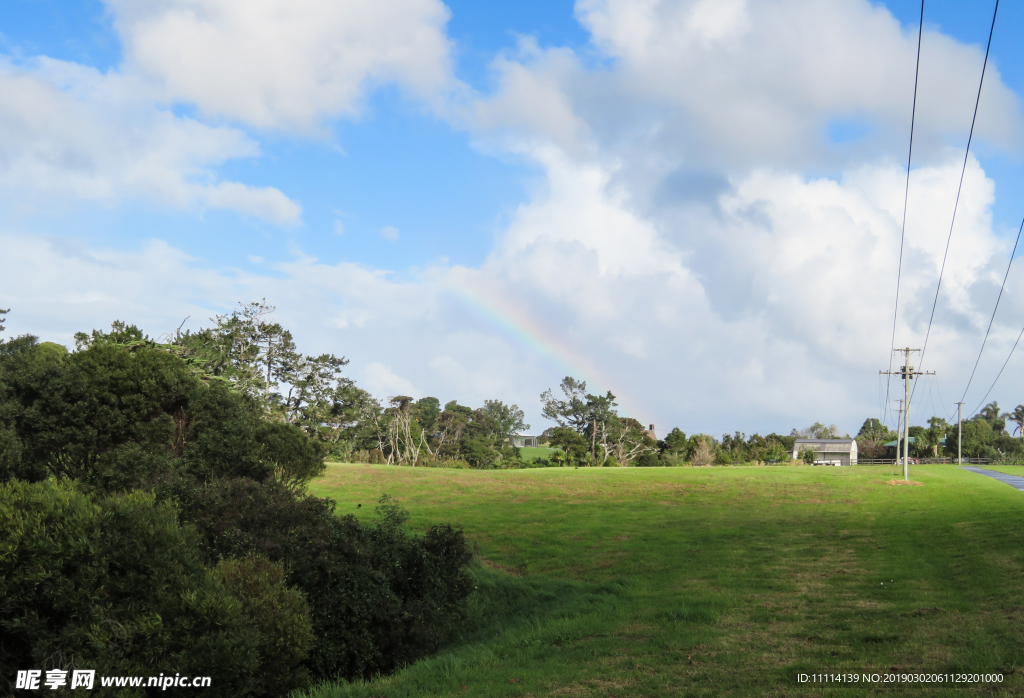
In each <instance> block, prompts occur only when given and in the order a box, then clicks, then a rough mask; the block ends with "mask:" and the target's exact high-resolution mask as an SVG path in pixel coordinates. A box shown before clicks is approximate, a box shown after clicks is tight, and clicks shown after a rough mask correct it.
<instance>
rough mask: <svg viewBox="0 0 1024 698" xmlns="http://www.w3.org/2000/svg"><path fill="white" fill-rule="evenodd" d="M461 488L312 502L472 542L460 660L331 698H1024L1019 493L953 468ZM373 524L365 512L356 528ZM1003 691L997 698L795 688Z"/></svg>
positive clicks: (728, 472) (350, 475)
mask: <svg viewBox="0 0 1024 698" xmlns="http://www.w3.org/2000/svg"><path fill="white" fill-rule="evenodd" d="M895 478H896V474H895V469H894V468H892V467H884V466H883V467H878V466H875V467H866V466H865V467H852V468H824V467H817V468H812V467H761V468H756V467H750V468H699V469H695V468H652V469H636V468H617V469H579V470H576V469H536V470H511V471H465V470H445V469H426V468H398V467H386V466H373V467H370V466H352V465H332V466H330V467H329V469H328V472H327V474H326V476H325V477H323V478H321V479H320V480H318V481H316V482H314V483H313V485H312V486H311V487H310V489H311V490H312V491H313V492H314V493H315V494H317V495H321V496H329V497H333V498H335V499H336V500H337V501H338V503H339V505H338V510H339V512H340V513H349V512H351V513H354V514H357V515H362V516H368V515H372V509H373V504H374V502H375V501H376V500H377V499H378V497H379V496H380V495H381V493H384V492H387V493H389V494H391V495H393V496H394V497H396V498H397V499H398V501H399V502H400V503H401V504H402V505H403V506H404V507H406V508H407V509H408V510H409V511H410V513H411V514H412V519H411V520H410V524H409V525H410V526H411V527H413V528H414V529H422V528H425V527H426V526H427V525H429V524H430V523H434V522H440V521H453V522H458V523H460V524H462V525H463V526H464V528H465V530H466V532H467V535H468V536H469V538H470V539H471V540H472V542H473V544H474V546H475V549H476V552H477V560H478V563H477V566H476V568H475V570H474V574H475V575H476V578H477V584H478V586H479V587H480V593H479V594H477V595H475V598H474V599H473V608H472V623H471V624H470V625H469V627H467V629H466V634H465V637H464V638H463V639H462V641H461V642H460V643H458V644H457V645H456V646H454V647H452V648H451V649H449V650H447V651H445V652H443V653H441V654H440V655H438V656H436V657H433V658H431V659H428V660H425V661H423V662H419V663H417V664H416V665H414V666H411V667H408V668H406V669H405V670H403V671H400V672H398V673H397V674H395V675H393V676H390V677H383V678H379V679H377V680H374V681H369V682H365V683H364V682H357V683H351V684H340V685H326V686H321V687H319V688H317V689H315V690H313V691H311V692H310V693H309V694H308V695H309V696H312V697H315V698H328V697H332V698H333V697H341V696H345V697H349V698H357V697H358V698H370V697H376V696H387V697H388V698H399V697H405V696H409V697H411V696H466V695H472V696H558V697H566V698H569V697H575V696H602V697H609V696H616V697H617V698H623V697H624V696H691V695H692V696H720V695H735V696H800V695H816V696H819V695H835V696H844V695H850V696H855V695H856V696H859V695H868V694H884V695H908V696H911V695H965V694H979V695H980V694H984V695H1024V688H1022V685H1024V682H1022V675H1021V673H1020V672H1021V669H1015V667H1021V666H1024V625H1022V622H1021V621H1022V619H1024V584H1022V581H1024V577H1022V575H1021V571H1022V566H1024V555H1022V550H1024V548H1022V542H1024V493H1021V492H1018V491H1016V490H1014V489H1012V488H1010V487H1008V486H1006V485H1003V484H1001V483H999V482H997V481H995V480H993V479H991V478H987V477H983V476H980V475H976V474H973V473H969V472H965V471H962V470H959V469H957V468H956V467H955V466H942V465H936V466H917V467H913V468H912V470H911V480H914V481H917V482H920V483H922V484H921V485H920V486H895V485H891V484H889V483H890V481H892V480H894V479H895ZM357 504H362V505H363V506H362V508H357ZM893 667H896V668H898V670H899V671H902V672H910V671H921V670H928V671H954V670H988V671H991V670H1002V671H1003V673H1004V674H1007V675H1006V677H1005V679H1004V683H1003V684H1001V685H998V686H991V685H985V686H981V685H974V686H966V687H964V686H961V687H950V686H930V687H925V686H921V685H911V686H888V687H886V686H863V685H860V686H842V685H831V686H828V687H827V688H825V689H824V690H823V688H822V686H820V685H817V686H810V685H807V684H803V685H801V684H798V683H797V682H796V679H795V675H796V674H797V673H798V672H806V673H821V672H826V671H828V672H838V671H840V670H856V671H858V672H861V671H872V672H884V671H886V670H890V669H891V668H893Z"/></svg>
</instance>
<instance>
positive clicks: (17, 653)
mask: <svg viewBox="0 0 1024 698" xmlns="http://www.w3.org/2000/svg"><path fill="white" fill-rule="evenodd" d="M0 530H3V531H4V536H3V539H2V542H0V692H2V693H4V694H7V693H9V692H10V689H11V688H12V687H11V686H10V682H11V680H12V678H13V677H14V676H15V674H16V672H17V670H19V669H44V670H45V669H52V668H68V667H77V668H83V669H95V670H96V672H97V676H102V675H138V676H151V675H156V674H158V673H160V672H168V671H170V672H180V673H182V674H185V675H190V676H210V677H212V686H211V688H209V689H206V690H205V692H206V693H208V694H209V695H211V696H249V695H267V696H271V695H275V693H274V692H273V690H267V691H264V690H262V689H276V688H277V685H278V684H275V682H279V681H280V680H281V679H280V677H279V676H277V672H279V671H281V670H288V669H291V668H293V667H294V665H295V664H297V663H299V662H301V661H302V659H303V658H304V656H305V653H304V652H303V651H302V649H303V648H302V643H303V641H304V640H303V637H302V636H301V632H299V633H297V632H296V631H295V630H294V629H289V628H288V627H287V626H294V625H296V624H297V625H298V626H300V627H301V624H302V623H303V622H304V621H303V620H302V618H303V616H304V613H305V611H304V608H303V606H302V600H301V598H299V597H297V596H296V593H295V592H292V591H289V590H287V589H286V588H285V587H284V585H283V584H282V583H281V580H280V578H275V577H274V576H273V574H272V571H271V572H268V571H267V570H266V568H262V569H260V568H253V567H252V565H250V567H249V568H246V567H245V565H246V564H249V563H235V564H234V566H232V565H230V564H229V565H227V566H225V568H223V569H221V570H219V571H218V572H216V573H214V572H211V571H210V570H208V569H206V568H205V567H204V562H203V556H202V552H201V547H200V544H199V538H198V536H197V534H196V533H195V531H193V530H191V529H188V528H183V527H181V526H179V524H178V522H177V517H176V513H175V511H174V509H173V507H170V506H167V505H156V504H154V500H153V496H152V495H148V494H144V493H139V492H135V493H131V494H127V495H111V496H107V497H104V498H101V499H98V500H93V499H91V498H89V497H88V496H86V495H85V494H82V493H80V492H77V491H75V490H74V489H73V488H72V487H70V486H68V485H63V484H58V483H53V482H42V483H34V484H30V483H24V482H11V483H6V484H3V485H0ZM247 572H248V574H247ZM253 572H259V573H260V574H261V575H262V577H261V576H259V575H257V574H254V573H253ZM243 578H244V579H243ZM225 582H227V583H225ZM243 595H244V597H245V600H241V599H240V598H239V597H240V596H243ZM289 595H291V596H289ZM249 609H258V611H259V613H258V614H257V613H255V612H252V611H251V610H249ZM269 610H272V611H273V613H268V614H267V617H268V618H269V620H267V619H261V620H259V621H258V622H256V621H255V616H256V615H260V614H264V612H265V611H269ZM274 614H276V617H274ZM305 622H308V621H305ZM282 647H285V648H288V649H289V653H288V654H281V653H279V654H278V657H277V658H276V661H275V662H268V663H263V661H264V658H265V657H267V656H269V655H270V654H272V653H275V652H278V649H276V648H282ZM97 688H98V689H99V687H98V686H97ZM117 691H118V693H117V695H119V696H123V695H143V692H142V691H137V692H134V693H133V692H132V691H131V690H126V689H123V688H122V689H117ZM103 693H104V691H103V690H102V689H99V690H97V695H102V694H103ZM170 694H171V695H173V694H174V690H173V689H171V692H170ZM277 695H280V694H279V693H278V694H277Z"/></svg>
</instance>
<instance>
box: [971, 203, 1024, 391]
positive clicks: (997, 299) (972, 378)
mask: <svg viewBox="0 0 1024 698" xmlns="http://www.w3.org/2000/svg"><path fill="white" fill-rule="evenodd" d="M1022 230H1024V218H1022V219H1021V221H1020V228H1018V229H1017V240H1016V242H1014V243H1013V251H1012V252H1010V261H1009V262H1008V263H1007V264H1006V274H1004V275H1003V285H1002V286H1000V287H999V295H998V296H996V306H995V307H994V308H992V317H991V318H989V320H988V329H986V330H985V337H984V339H982V340H981V349H979V350H978V358H977V359H975V360H974V368H973V369H972V370H971V377H970V378H968V379H967V387H965V388H964V394H963V395H961V396H960V399H961V400H963V399H964V398H965V397H967V390H968V389H969V388H970V387H971V381H973V380H974V373H975V371H977V370H978V363H979V362H980V361H981V354H982V352H983V351H985V342H987V341H988V333H989V332H991V331H992V323H993V322H995V319H996V311H997V310H999V301H1000V300H1001V299H1002V297H1003V289H1005V288H1006V280H1007V279H1008V278H1010V267H1011V266H1013V255H1014V254H1016V252H1017V244H1018V243H1019V242H1020V233H1021V231H1022ZM990 390H991V389H990ZM985 397H988V394H987V393H986V394H985Z"/></svg>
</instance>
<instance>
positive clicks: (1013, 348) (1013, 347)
mask: <svg viewBox="0 0 1024 698" xmlns="http://www.w3.org/2000/svg"><path fill="white" fill-rule="evenodd" d="M1021 337H1024V327H1022V328H1021V330H1020V334H1019V335H1017V341H1016V342H1014V343H1013V346H1012V347H1010V353H1009V354H1007V356H1006V361H1004V362H1003V367H1002V368H1001V369H999V373H997V374H996V379H995V380H994V381H992V385H990V386H989V388H988V391H987V392H986V393H985V397H983V398H981V402H979V403H978V406H977V407H975V408H974V411H973V412H971V413H970V415H968V417H967V418H968V419H970V418H971V417H973V416H974V415H976V414H977V413H978V411H979V410H980V409H981V406H982V405H984V404H985V400H987V399H988V396H989V394H990V393H991V392H992V388H994V387H996V383H998V382H999V377H1000V376H1002V375H1003V371H1005V370H1006V365H1007V364H1008V363H1010V357H1011V356H1013V352H1014V350H1015V349H1016V348H1017V344H1018V343H1020V338H1021Z"/></svg>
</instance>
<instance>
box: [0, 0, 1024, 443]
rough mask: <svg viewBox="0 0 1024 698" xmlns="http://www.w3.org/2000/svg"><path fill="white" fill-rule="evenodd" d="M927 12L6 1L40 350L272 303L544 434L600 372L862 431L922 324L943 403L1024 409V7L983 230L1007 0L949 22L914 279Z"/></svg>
mask: <svg viewBox="0 0 1024 698" xmlns="http://www.w3.org/2000/svg"><path fill="white" fill-rule="evenodd" d="M920 7H921V6H920V4H919V3H917V2H909V1H905V0H899V1H897V0H893V1H892V2H887V3H878V2H876V3H872V2H866V1H864V0H579V1H578V2H576V3H572V2H563V1H561V0H549V1H546V2H539V1H538V2H530V1H527V2H518V3H480V2H469V1H468V0H457V1H454V0H453V1H451V2H448V3H444V2H441V0H400V1H399V0H7V2H6V3H5V9H4V13H3V14H2V16H0V250H2V252H0V308H8V307H9V308H10V309H11V310H10V312H9V313H8V315H7V322H6V323H5V324H6V327H7V330H6V333H5V334H6V335H7V336H14V335H18V334H22V333H31V334H34V335H37V336H39V337H40V338H41V339H43V340H46V341H56V342H60V343H64V344H70V343H71V337H72V335H73V334H74V333H75V332H76V331H80V330H88V329H92V328H106V327H108V326H109V325H110V323H111V322H113V321H114V320H123V321H127V322H130V323H134V324H137V325H138V326H140V327H142V328H143V329H144V330H146V331H147V332H148V333H149V334H150V335H152V336H154V337H159V336H161V335H165V334H166V333H169V332H172V331H173V330H174V329H175V328H176V327H178V326H179V325H181V324H182V322H183V321H184V325H183V327H185V328H191V329H197V328H199V327H204V326H209V325H210V324H211V320H210V318H211V317H213V316H215V315H217V314H222V313H228V312H230V311H231V310H232V309H233V308H235V307H237V304H238V303H240V302H242V303H248V302H250V301H254V300H259V299H262V298H265V299H266V300H267V302H268V303H270V304H272V305H274V306H275V307H276V308H277V311H276V317H277V319H278V320H279V321H280V322H281V323H282V324H284V325H285V326H286V327H288V328H290V329H291V330H292V331H293V334H294V335H295V337H296V340H297V342H298V345H299V348H300V349H302V350H305V351H306V352H307V353H313V354H316V353H321V352H332V353H334V354H337V355H344V356H346V357H347V358H348V359H349V360H350V364H349V365H348V374H349V376H350V377H351V378H353V379H355V380H356V382H357V384H358V385H360V386H362V387H363V388H365V389H367V390H369V391H370V392H371V393H373V394H374V395H375V396H377V397H379V398H381V399H386V398H387V397H389V396H393V395H399V394H403V395H412V396H414V397H422V396H428V395H430V396H435V397H438V398H439V399H441V401H442V402H447V401H448V400H452V399H456V400H458V401H459V402H460V403H462V404H467V405H470V406H479V405H481V404H482V403H483V401H484V400H485V399H500V400H503V401H504V402H506V403H516V404H518V405H519V406H520V407H522V408H523V409H524V410H525V411H526V414H527V421H528V422H530V423H531V432H537V431H540V430H541V429H543V428H545V427H547V426H550V424H549V423H547V422H545V420H543V418H542V417H541V416H540V400H539V396H540V393H541V392H543V391H544V390H546V389H548V388H556V389H557V385H558V383H559V381H560V380H561V379H562V377H564V376H566V375H572V376H574V377H576V378H579V379H583V380H585V381H587V384H588V388H590V389H591V390H593V391H594V392H602V393H603V392H604V391H607V390H610V391H612V392H613V393H614V394H615V395H616V396H617V397H618V399H619V406H620V412H621V413H623V414H626V415H628V416H632V417H635V418H637V419H639V420H640V421H641V422H642V423H644V424H654V425H655V427H656V431H657V432H658V433H659V435H661V434H664V433H665V432H667V431H668V430H669V429H671V428H672V427H679V428H681V429H682V430H683V431H684V432H686V433H688V434H692V433H708V434H713V435H716V436H720V435H721V434H723V433H726V432H728V433H732V432H734V431H737V430H739V431H742V432H745V433H746V434H752V433H755V432H759V433H762V434H766V433H770V432H777V433H789V431H790V430H791V429H793V428H803V427H807V426H808V425H810V424H811V423H813V422H815V421H820V422H823V423H826V424H833V423H834V424H837V425H838V426H839V428H840V430H841V431H844V432H849V433H850V434H855V433H856V431H857V430H858V429H859V427H860V425H861V423H862V422H863V421H864V420H865V419H866V418H869V417H875V418H882V419H883V420H884V421H886V422H887V423H889V424H890V425H894V421H895V420H894V417H893V412H892V409H891V407H892V405H889V406H888V407H887V405H886V403H885V400H886V390H887V385H886V382H885V381H884V379H883V378H881V377H880V376H879V373H878V372H879V370H887V369H888V368H889V366H890V349H891V346H892V338H893V317H894V311H895V318H896V329H895V344H896V345H897V346H913V347H921V346H923V342H924V340H925V336H926V334H927V336H928V344H927V351H926V353H925V355H924V357H923V359H922V358H917V359H915V361H914V362H913V363H914V365H915V366H918V367H920V368H923V369H924V370H928V371H935V372H936V375H935V376H934V377H931V376H929V377H924V378H920V379H918V383H919V385H918V387H917V390H916V392H915V396H914V402H913V405H912V410H911V423H912V424H921V423H924V422H925V421H926V420H927V418H928V417H931V416H932V415H938V416H942V417H945V418H947V419H953V418H955V414H956V408H955V404H954V403H955V402H956V401H958V400H960V399H961V397H962V398H963V400H964V401H965V403H966V404H965V405H964V410H965V416H967V415H969V414H972V413H973V412H974V411H975V410H976V409H977V407H979V406H980V405H981V404H983V402H982V401H983V400H985V401H991V400H997V401H998V402H999V404H1000V406H1001V407H1002V408H1003V409H1004V410H1006V411H1009V410H1010V409H1012V407H1013V406H1015V405H1017V404H1018V403H1021V402H1024V347H1018V351H1017V352H1015V353H1014V354H1013V356H1012V357H1011V358H1010V360H1009V363H1008V364H1007V367H1006V370H1005V371H1004V372H1003V374H1002V375H1001V377H1000V378H999V380H998V381H997V382H995V384H994V387H992V386H993V381H994V380H995V378H996V376H997V374H998V373H999V370H1000V367H1001V366H1002V365H1003V363H1004V361H1006V359H1007V356H1008V355H1010V349H1011V347H1012V346H1013V344H1014V341H1015V340H1016V339H1017V337H1018V336H1019V333H1020V332H1021V328H1022V327H1024V264H1021V265H1020V266H1017V265H1014V266H1012V267H1011V269H1010V273H1009V276H1008V279H1007V284H1006V290H1005V292H1004V294H1003V296H1002V300H1001V301H1000V305H999V309H998V312H997V314H996V316H995V320H994V322H993V324H992V328H991V331H990V334H989V337H988V340H987V342H986V344H985V350H984V352H983V353H982V355H981V359H980V362H979V363H978V368H977V371H976V372H975V375H974V378H973V379H970V376H971V372H972V368H973V366H974V363H975V360H976V358H977V356H978V352H979V350H980V348H981V344H982V338H983V337H984V335H985V332H986V328H987V327H988V324H989V319H990V317H991V314H992V309H993V306H994V303H995V300H996V297H997V294H998V293H999V289H1000V285H1001V283H1002V280H1003V277H1004V275H1005V274H1006V270H1007V265H1008V263H1009V261H1010V258H1011V252H1012V249H1013V246H1014V240H1015V238H1016V235H1017V231H1018V229H1019V227H1020V225H1021V220H1022V218H1024V197H1021V196H1020V195H1019V192H1021V191H1022V189H1024V157H1022V156H1024V149H1022V146H1024V114H1022V108H1021V95H1022V93H1024V61H1022V60H1021V59H1022V56H1021V55H1020V54H1021V52H1022V51H1024V49H1021V48H1019V43H1018V42H1015V41H1014V38H1015V37H1016V36H1017V35H1018V34H1019V32H1020V30H1021V29H1022V28H1024V8H1022V7H1021V6H1020V5H1019V3H1018V4H1014V3H1004V4H1003V5H1002V6H1000V8H999V14H998V16H997V18H996V23H995V31H994V35H993V42H992V49H991V55H990V58H989V63H988V68H987V71H986V73H985V82H984V89H983V90H982V93H981V99H980V103H979V105H978V115H977V122H976V126H975V129H974V136H973V141H972V145H971V153H970V155H969V157H968V158H967V161H966V162H967V165H966V170H965V171H964V178H963V186H962V191H961V194H960V199H959V204H958V205H957V210H956V218H955V222H953V208H954V201H955V200H956V195H957V189H958V185H959V181H960V175H961V168H962V167H963V165H964V157H965V146H966V143H967V138H968V132H969V129H970V126H971V120H972V114H973V109H974V103H975V97H976V95H977V89H978V82H979V79H980V77H981V69H982V62H983V58H984V52H985V44H986V42H987V39H988V34H989V28H990V26H991V23H992V11H993V7H994V5H990V4H989V3H987V2H986V3H962V2H953V1H952V0H948V1H947V0H943V1H941V2H940V1H939V0H934V1H932V2H929V3H928V4H927V6H926V8H925V18H924V33H923V40H922V55H921V71H920V79H919V88H918V93H917V107H916V120H915V131H914V153H913V159H912V163H911V172H910V183H909V189H908V190H907V191H908V192H909V194H908V198H907V202H906V212H907V213H906V228H905V236H903V253H902V263H901V261H900V259H901V257H900V248H901V230H902V222H903V210H904V191H905V186H906V179H905V178H906V174H907V171H906V159H907V146H908V139H909V135H910V123H911V105H912V100H913V95H914V67H915V56H916V47H917V36H918V17H919V12H920ZM951 229H952V234H951V235H950V230H951ZM947 237H948V240H949V248H948V254H947V253H946V252H945V250H946V242H947ZM1022 249H1024V248H1021V249H1018V252H1017V254H1020V252H1021V251H1022ZM944 256H945V258H946V263H945V267H944V271H943V273H942V284H941V287H940V290H939V293H938V296H937V301H936V300H935V298H936V285H937V283H938V280H939V271H940V268H942V264H943V258H944ZM901 264H902V266H901ZM898 269H900V270H901V271H899V278H900V286H899V299H900V300H899V307H898V309H896V307H895V301H896V288H897V273H898ZM933 303H934V308H935V312H934V319H933V320H932V322H931V330H930V334H928V327H929V318H930V317H931V314H932V308H933ZM894 365H895V366H898V365H899V362H894ZM990 387H992V390H991V393H990V395H988V396H987V397H986V392H987V391H988V390H989V388H990ZM888 390H889V393H890V394H889V400H890V402H891V401H892V400H895V399H896V398H897V397H899V395H898V393H900V392H902V384H901V383H899V382H898V381H892V382H891V383H890V384H889V385H888Z"/></svg>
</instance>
